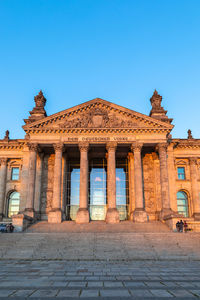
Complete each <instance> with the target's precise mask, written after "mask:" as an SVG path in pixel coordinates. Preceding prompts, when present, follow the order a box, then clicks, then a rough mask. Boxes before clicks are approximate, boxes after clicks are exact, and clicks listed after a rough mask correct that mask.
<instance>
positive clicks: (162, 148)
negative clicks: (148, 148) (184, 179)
mask: <svg viewBox="0 0 200 300" xmlns="http://www.w3.org/2000/svg"><path fill="white" fill-rule="evenodd" d="M158 152H159V160H160V183H161V201H162V211H161V214H160V218H161V219H166V218H169V217H170V216H173V211H172V210H171V206H170V197H169V179H168V166H167V144H166V143H161V144H158Z"/></svg>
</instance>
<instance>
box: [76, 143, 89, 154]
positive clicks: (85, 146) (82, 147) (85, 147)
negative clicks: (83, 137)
mask: <svg viewBox="0 0 200 300" xmlns="http://www.w3.org/2000/svg"><path fill="white" fill-rule="evenodd" d="M78 146H79V150H80V151H81V152H82V151H83V152H88V150H89V146H90V145H89V143H88V142H80V143H79V144H78Z"/></svg>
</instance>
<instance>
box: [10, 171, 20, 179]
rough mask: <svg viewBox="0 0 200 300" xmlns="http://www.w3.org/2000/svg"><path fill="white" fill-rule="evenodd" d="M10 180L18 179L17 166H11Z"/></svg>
mask: <svg viewBox="0 0 200 300" xmlns="http://www.w3.org/2000/svg"><path fill="white" fill-rule="evenodd" d="M11 180H19V168H12V173H11Z"/></svg>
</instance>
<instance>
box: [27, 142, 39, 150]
mask: <svg viewBox="0 0 200 300" xmlns="http://www.w3.org/2000/svg"><path fill="white" fill-rule="evenodd" d="M27 146H28V148H29V151H33V152H36V151H37V150H38V144H37V143H28V144H27Z"/></svg>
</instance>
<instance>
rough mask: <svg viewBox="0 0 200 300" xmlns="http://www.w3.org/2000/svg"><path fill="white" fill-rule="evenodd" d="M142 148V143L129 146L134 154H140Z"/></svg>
mask: <svg viewBox="0 0 200 300" xmlns="http://www.w3.org/2000/svg"><path fill="white" fill-rule="evenodd" d="M142 146H143V144H142V143H139V142H135V143H133V144H132V145H131V150H132V151H133V152H135V151H138V152H141V150H142Z"/></svg>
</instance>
